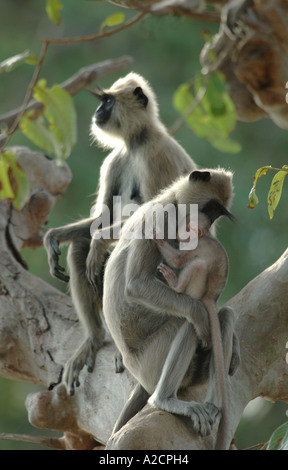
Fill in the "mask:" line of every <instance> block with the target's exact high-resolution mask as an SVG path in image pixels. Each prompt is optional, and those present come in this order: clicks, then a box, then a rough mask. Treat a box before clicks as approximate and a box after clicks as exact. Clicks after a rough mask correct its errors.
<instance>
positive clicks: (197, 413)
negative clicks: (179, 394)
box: [148, 392, 221, 436]
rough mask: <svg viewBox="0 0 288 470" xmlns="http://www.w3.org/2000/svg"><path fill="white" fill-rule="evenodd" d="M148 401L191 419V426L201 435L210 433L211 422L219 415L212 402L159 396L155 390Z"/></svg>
mask: <svg viewBox="0 0 288 470" xmlns="http://www.w3.org/2000/svg"><path fill="white" fill-rule="evenodd" d="M148 403H149V404H150V405H154V406H156V407H157V408H159V409H160V410H164V411H168V412H169V413H174V414H178V415H182V416H188V417H189V418H190V419H191V421H192V425H193V428H194V429H195V431H196V432H198V433H199V434H200V435H201V436H208V435H209V434H211V431H212V426H213V424H214V423H215V421H216V420H217V418H218V417H220V416H221V412H220V410H219V408H217V406H215V405H214V404H213V403H210V402H206V403H198V402H196V401H191V402H188V401H182V400H179V399H178V398H176V397H169V398H160V397H159V395H158V393H156V392H154V393H153V394H152V395H151V397H150V398H149V400H148Z"/></svg>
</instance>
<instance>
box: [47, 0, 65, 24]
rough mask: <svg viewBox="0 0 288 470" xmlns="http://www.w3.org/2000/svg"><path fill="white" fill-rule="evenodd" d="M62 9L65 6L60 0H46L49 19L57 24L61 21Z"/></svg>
mask: <svg viewBox="0 0 288 470" xmlns="http://www.w3.org/2000/svg"><path fill="white" fill-rule="evenodd" d="M62 9H63V6H62V3H61V1H60V0H46V13H47V15H48V17H49V19H50V20H51V21H52V22H53V23H55V24H56V25H59V24H60V23H61V15H60V12H61V10H62Z"/></svg>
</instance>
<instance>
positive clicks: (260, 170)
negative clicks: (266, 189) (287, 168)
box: [254, 165, 272, 186]
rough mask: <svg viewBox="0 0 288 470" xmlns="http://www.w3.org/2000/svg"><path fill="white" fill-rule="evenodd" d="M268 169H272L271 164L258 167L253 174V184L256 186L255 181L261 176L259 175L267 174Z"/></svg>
mask: <svg viewBox="0 0 288 470" xmlns="http://www.w3.org/2000/svg"><path fill="white" fill-rule="evenodd" d="M269 170H272V166H271V165H268V166H262V167H261V168H259V169H258V170H257V171H256V173H255V175H254V186H256V184H257V181H258V180H259V179H260V178H261V176H265V175H266V174H267V171H269Z"/></svg>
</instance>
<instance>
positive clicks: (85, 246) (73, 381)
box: [63, 238, 105, 395]
mask: <svg viewBox="0 0 288 470" xmlns="http://www.w3.org/2000/svg"><path fill="white" fill-rule="evenodd" d="M89 248H90V240H87V239H84V238H83V239H79V240H75V241H74V242H73V243H71V245H70V247H69V250H68V259H67V260H68V265H69V270H70V289H71V296H72V300H73V304H74V306H75V309H76V312H77V314H78V317H79V319H80V321H81V323H82V324H83V326H84V327H85V330H86V332H85V335H86V338H85V339H84V341H83V343H82V344H81V345H80V347H79V349H78V350H77V351H76V352H75V354H74V355H73V356H72V357H71V359H69V361H68V362H67V363H66V365H65V368H64V374H63V381H64V383H65V384H66V387H67V389H68V391H69V393H70V394H71V395H73V394H74V391H75V385H76V387H78V386H79V374H80V371H81V370H82V369H83V367H84V365H86V366H87V368H88V371H89V372H92V371H93V368H94V364H95V358H96V353H97V351H98V349H99V348H100V347H101V346H102V344H103V340H104V334H105V332H104V328H103V325H102V321H101V318H100V310H101V307H102V300H101V298H99V296H98V295H97V293H95V291H94V289H93V288H92V286H91V285H90V283H89V281H88V279H87V277H86V258H87V254H88V251H89Z"/></svg>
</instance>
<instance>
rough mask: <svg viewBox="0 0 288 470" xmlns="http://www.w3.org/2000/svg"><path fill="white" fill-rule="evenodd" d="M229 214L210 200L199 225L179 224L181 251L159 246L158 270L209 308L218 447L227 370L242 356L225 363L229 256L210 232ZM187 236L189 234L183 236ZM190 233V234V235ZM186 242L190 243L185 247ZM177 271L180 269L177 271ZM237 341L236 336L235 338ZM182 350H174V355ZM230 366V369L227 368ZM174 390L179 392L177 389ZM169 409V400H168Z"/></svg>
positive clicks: (157, 395)
mask: <svg viewBox="0 0 288 470" xmlns="http://www.w3.org/2000/svg"><path fill="white" fill-rule="evenodd" d="M222 215H225V216H228V217H229V218H230V219H232V220H233V216H232V214H231V213H230V212H229V211H227V210H226V209H225V208H224V207H223V206H222V205H221V204H219V203H218V202H217V201H215V200H214V201H213V200H212V201H209V202H208V203H207V204H206V206H205V207H204V208H203V210H202V212H199V214H198V226H197V224H195V222H193V220H191V219H190V218H189V217H187V218H186V219H185V221H184V225H185V227H183V226H182V227H181V225H180V226H179V229H178V233H177V240H178V242H180V246H181V248H182V249H181V250H180V249H176V248H174V247H173V246H172V245H171V244H170V243H169V242H168V241H165V240H163V239H157V237H156V235H155V236H154V241H155V243H156V244H157V245H158V248H159V250H160V253H161V255H162V256H163V258H164V261H165V262H166V263H167V264H168V266H167V264H165V263H163V262H162V263H160V264H159V265H158V271H159V272H161V274H162V275H163V276H164V278H165V279H166V281H167V283H168V285H169V286H170V287H171V288H172V289H173V290H174V291H175V292H177V293H185V294H188V295H190V296H191V297H193V298H194V299H197V300H201V301H202V302H203V304H204V306H205V307H206V309H207V311H208V314H209V319H210V327H211V336H212V350H213V357H214V363H215V374H216V380H215V383H216V384H218V385H216V386H218V387H219V388H218V394H219V397H218V400H219V401H220V402H221V405H222V406H221V422H220V426H219V430H218V440H217V442H216V448H222V447H223V443H224V441H225V429H226V420H227V415H226V403H227V399H228V397H227V380H226V377H227V373H228V372H229V373H230V374H233V373H234V372H235V370H236V368H237V367H238V365H239V356H234V357H232V361H231V362H230V364H226V366H225V364H224V355H223V345H222V336H221V330H220V323H219V319H218V316H217V313H218V312H217V310H218V309H217V300H218V298H219V296H220V294H221V292H222V291H223V289H224V287H225V284H226V281H227V275H228V258H227V254H226V251H225V249H224V247H223V246H222V245H221V243H220V242H219V241H218V240H217V239H216V238H215V237H214V236H212V235H211V233H210V232H209V230H210V228H211V225H212V223H213V222H214V221H215V220H216V219H217V218H218V217H220V216H222ZM183 235H185V237H183ZM187 235H188V237H187ZM197 235H198V245H197V247H196V248H195V249H192V250H191V249H190V250H189V244H190V243H191V239H192V240H193V238H194V239H195V237H196V236H197ZM185 245H186V246H185ZM172 268H173V269H172ZM175 270H176V272H175ZM234 341H236V336H235V337H234ZM179 353H180V351H177V348H176V350H173V353H172V352H170V355H172V354H179ZM228 368H229V371H228V370H227V369H228ZM165 373H166V371H165V372H164V369H163V373H162V375H161V377H160V380H159V383H158V385H157V388H156V390H155V392H154V394H153V395H152V396H151V398H150V400H149V402H150V403H151V404H155V405H156V406H157V407H158V408H162V407H163V403H162V399H161V396H162V395H163V386H164V388H166V385H165V382H166V377H165ZM174 392H177V390H175V391H174ZM164 409H165V403H164Z"/></svg>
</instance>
